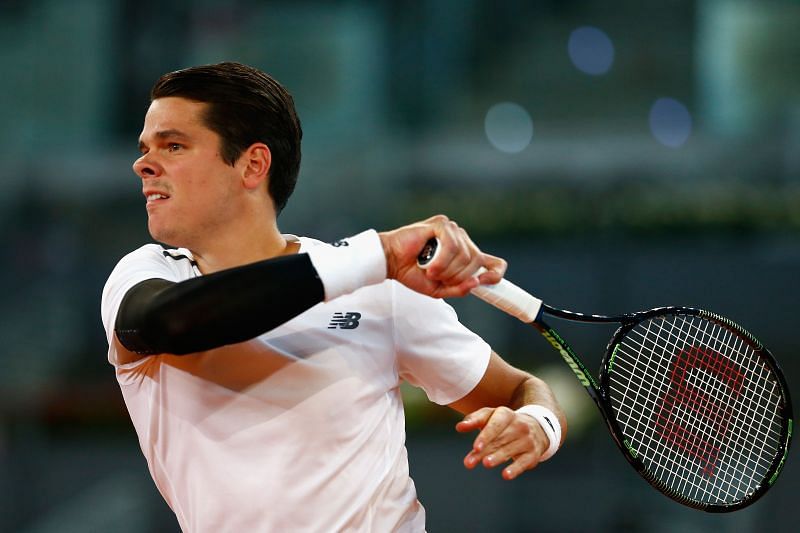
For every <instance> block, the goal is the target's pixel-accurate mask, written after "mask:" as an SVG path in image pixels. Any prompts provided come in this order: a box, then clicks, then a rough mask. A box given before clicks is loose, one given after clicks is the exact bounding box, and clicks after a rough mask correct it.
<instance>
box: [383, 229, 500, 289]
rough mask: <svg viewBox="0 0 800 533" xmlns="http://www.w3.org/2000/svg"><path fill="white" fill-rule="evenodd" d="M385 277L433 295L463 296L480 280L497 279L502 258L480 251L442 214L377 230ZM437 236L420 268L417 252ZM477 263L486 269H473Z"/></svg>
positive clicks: (483, 281) (478, 283) (498, 278)
mask: <svg viewBox="0 0 800 533" xmlns="http://www.w3.org/2000/svg"><path fill="white" fill-rule="evenodd" d="M379 235H380V238H381V243H382V244H383V250H384V253H385V254H386V272H387V277H388V278H390V279H396V280H397V281H399V282H400V283H402V284H403V285H405V286H407V287H408V288H410V289H413V290H415V291H417V292H420V293H422V294H427V295H428V296H432V297H434V298H448V297H453V296H464V295H466V294H467V293H469V291H470V290H472V289H474V288H475V287H477V286H478V285H480V284H495V283H498V282H499V281H500V280H501V279H502V277H503V274H505V271H506V266H507V265H506V262H505V261H504V260H503V259H501V258H499V257H495V256H492V255H489V254H485V253H483V252H481V251H480V250H479V249H478V247H477V246H475V243H473V242H472V240H471V239H470V238H469V235H467V232H466V231H464V229H463V228H460V227H459V226H458V224H456V223H455V222H453V221H452V220H450V219H448V218H447V217H446V216H444V215H436V216H434V217H431V218H429V219H427V220H424V221H422V222H417V223H414V224H410V225H408V226H403V227H402V228H398V229H396V230H392V231H386V232H382V233H379ZM433 237H436V238H437V239H438V240H439V251H438V253H437V256H436V258H435V259H434V260H433V261H432V262H431V263H430V264H429V265H428V267H427V268H426V269H425V270H423V269H421V268H419V266H418V265H417V256H418V255H419V253H420V252H421V251H422V248H423V247H424V246H425V243H426V242H428V240H429V239H431V238H433ZM480 267H484V268H485V269H486V272H483V273H482V274H481V275H480V276H476V275H475V273H476V272H477V271H478V269H479V268H480Z"/></svg>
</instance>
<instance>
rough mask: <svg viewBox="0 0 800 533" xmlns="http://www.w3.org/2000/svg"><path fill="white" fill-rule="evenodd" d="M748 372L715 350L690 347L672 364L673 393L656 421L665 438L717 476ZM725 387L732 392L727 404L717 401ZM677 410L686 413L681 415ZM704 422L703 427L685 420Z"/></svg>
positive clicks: (664, 400) (666, 396) (670, 391)
mask: <svg viewBox="0 0 800 533" xmlns="http://www.w3.org/2000/svg"><path fill="white" fill-rule="evenodd" d="M743 383H744V373H743V372H742V370H741V369H740V368H739V366H738V365H736V363H734V362H733V361H731V360H730V359H729V358H727V357H725V356H724V355H722V354H721V353H719V352H717V351H715V350H713V349H711V348H705V349H703V348H700V347H697V346H692V347H690V348H688V349H685V350H681V351H680V352H679V353H678V356H677V357H675V359H674V360H673V362H672V368H671V369H670V373H669V389H668V390H667V392H666V393H665V394H664V396H663V397H662V398H661V407H660V409H659V411H658V414H657V415H656V418H655V424H656V427H657V428H658V429H659V432H660V435H661V437H662V438H663V439H664V440H665V441H667V442H668V443H670V444H671V445H672V446H674V447H675V448H677V449H679V450H680V451H682V452H683V453H684V454H685V455H687V456H689V457H692V458H693V459H694V460H695V461H697V462H699V463H700V465H701V466H702V471H703V474H705V475H706V476H709V477H712V476H714V469H715V468H716V466H717V460H718V458H719V455H720V443H722V442H725V440H726V437H727V434H728V427H729V426H730V420H731V416H732V414H733V413H732V411H733V408H734V406H735V404H736V401H737V400H738V399H739V396H741V393H742V384H743ZM721 387H725V388H727V389H729V390H730V394H729V395H723V397H724V398H726V399H727V401H726V402H725V404H722V403H720V402H719V401H717V400H716V398H719V396H720V395H719V393H717V392H716V391H719V390H720V388H721ZM679 411H680V412H681V413H683V414H682V415H681V414H679ZM687 413H688V414H689V416H690V417H691V418H690V419H691V420H703V421H704V422H703V424H702V427H698V425H697V424H694V427H692V426H691V425H688V424H686V423H684V422H682V420H686V419H687Z"/></svg>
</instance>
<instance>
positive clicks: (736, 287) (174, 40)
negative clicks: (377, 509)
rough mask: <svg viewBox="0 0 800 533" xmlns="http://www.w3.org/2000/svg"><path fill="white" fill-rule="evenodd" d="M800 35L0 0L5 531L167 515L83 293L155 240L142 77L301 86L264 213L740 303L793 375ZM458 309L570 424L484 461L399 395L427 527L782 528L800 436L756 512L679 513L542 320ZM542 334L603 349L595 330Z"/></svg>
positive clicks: (614, 292)
mask: <svg viewBox="0 0 800 533" xmlns="http://www.w3.org/2000/svg"><path fill="white" fill-rule="evenodd" d="M798 28H800V4H798V3H797V2H796V1H793V0H758V1H756V0H752V1H751V0H661V1H658V2H641V1H634V0H616V1H614V2H603V1H599V0H583V1H580V0H547V1H545V0H542V1H532V0H529V1H522V0H519V1H513V0H502V1H489V0H409V1H405V2H399V1H389V0H373V1H367V0H360V1H359V0H339V1H326V2H323V1H302V0H300V1H286V0H284V1H278V0H275V1H256V0H236V1H227V2H221V1H215V0H204V1H196V2H184V1H178V0H158V1H156V0H73V1H67V0H63V1H60V0H0V65H2V70H3V79H2V81H0V101H2V105H0V123H2V124H3V128H2V129H0V158H2V162H3V164H2V166H1V167H0V236H1V237H2V241H3V242H4V244H5V245H4V246H3V247H2V250H0V267H1V268H2V272H3V275H2V277H1V278H0V294H2V296H0V339H2V348H0V350H2V352H0V531H21V532H37V533H47V532H83V531H115V532H131V533H138V532H143V533H146V532H161V531H165V532H169V531H177V530H178V527H177V522H176V521H175V519H174V517H173V515H172V514H171V512H170V510H169V509H168V508H167V506H166V504H165V503H164V502H163V501H162V500H161V498H160V496H159V495H158V493H157V492H156V489H155V486H154V484H153V482H152V480H151V479H150V477H149V474H148V472H147V468H146V465H145V461H144V458H143V457H142V455H141V453H140V451H139V448H138V443H137V440H136V436H135V433H134V431H133V428H132V426H131V424H130V421H129V419H128V417H127V413H126V411H125V408H124V405H123V404H122V401H121V395H120V393H119V390H118V388H117V385H116V381H115V378H114V373H113V370H112V368H111V366H110V365H108V363H107V362H106V342H105V337H104V333H103V330H102V326H101V323H100V317H99V302H100V292H101V289H102V286H103V283H104V282H105V279H106V277H107V276H108V274H109V273H110V271H111V269H112V268H113V266H114V264H115V263H116V261H117V260H118V259H119V258H120V257H121V256H122V255H124V254H125V253H127V252H128V251H130V250H132V249H134V248H137V247H138V246H140V245H141V244H143V243H145V242H147V241H148V239H149V237H148V235H147V232H146V213H145V210H144V205H143V199H142V198H141V193H140V185H139V183H138V178H136V177H135V175H134V174H133V172H132V171H131V169H130V165H131V163H132V162H133V160H134V159H135V158H136V157H137V137H138V134H139V131H140V128H141V124H142V119H143V116H144V112H145V110H146V108H147V105H148V91H149V89H150V86H151V85H152V83H153V82H154V80H155V79H156V78H157V77H158V76H159V75H160V74H162V73H163V72H166V71H170V70H175V69H178V68H182V67H187V66H191V65H195V64H202V63H211V62H216V61H221V60H237V61H241V62H245V63H249V64H252V65H254V66H257V67H260V68H262V69H264V70H266V71H267V72H270V73H271V74H273V75H274V76H275V77H277V78H278V79H279V80H281V81H282V82H283V83H284V84H285V85H286V86H287V87H288V89H289V90H290V91H291V92H292V93H293V94H294V96H295V100H296V102H297V106H298V110H299V113H300V116H301V119H302V122H303V127H304V130H305V137H304V145H303V152H304V163H303V168H302V171H301V177H300V181H299V185H298V188H297V191H296V193H295V195H294V197H293V198H292V200H291V201H290V202H289V205H288V206H287V208H286V210H285V212H284V214H282V215H281V218H280V223H281V229H282V230H283V231H285V232H291V233H297V234H306V235H311V236H316V237H318V238H321V239H323V240H333V239H335V238H338V237H342V236H345V235H348V234H352V233H356V232H358V231H360V230H362V229H364V228H365V227H375V228H377V229H389V228H391V227H394V226H396V225H400V224H405V223H408V222H411V221H413V220H416V219H419V218H423V217H428V216H430V215H432V214H435V213H439V212H442V213H446V214H447V215H449V216H450V217H452V218H453V219H455V220H457V221H458V222H459V223H460V224H461V225H462V226H464V227H466V228H467V229H468V230H469V231H470V232H471V234H472V235H473V236H474V238H475V239H476V241H477V242H478V243H479V244H480V245H481V246H482V247H483V248H484V249H486V250H488V251H490V252H493V253H495V254H498V255H502V256H504V257H506V258H507V259H508V260H509V265H510V266H509V271H508V277H509V278H511V279H512V280H514V281H516V282H517V283H518V284H520V285H522V286H524V287H526V288H528V289H529V290H531V291H532V292H534V293H536V294H537V295H538V296H540V297H542V298H543V299H545V300H546V301H548V302H550V303H551V304H553V305H556V306H558V307H565V308H572V309H575V310H580V311H588V312H597V313H607V314H611V313H619V312H627V311H633V310H638V309H645V308H649V307H654V306H658V305H665V304H680V305H689V306H697V307H704V308H709V309H712V310H714V311H716V312H717V313H720V314H723V315H727V316H729V317H730V318H732V319H734V320H736V321H738V322H740V323H742V324H745V325H746V327H748V329H750V330H751V331H752V332H753V333H754V334H755V335H756V336H757V337H759V338H760V340H761V341H762V342H763V343H764V344H765V345H767V346H769V347H770V348H771V349H772V351H773V352H774V353H775V355H776V357H777V358H778V360H779V361H780V362H781V364H782V366H783V367H784V369H785V371H786V374H787V379H788V381H789V383H790V387H791V388H792V393H793V395H794V397H795V398H800V389H798V387H799V386H800V361H798V358H797V355H798V348H800V341H799V340H798V334H797V330H798V326H797V320H796V317H795V315H794V314H793V312H794V311H795V310H796V309H797V305H796V301H797V298H798V296H800V281H798V275H799V274H800V66H799V65H800V39H798V38H797V30H798ZM451 303H452V304H453V305H454V307H456V309H457V310H458V312H459V315H460V317H461V319H462V321H463V322H464V323H465V324H467V325H468V326H469V327H471V328H472V329H474V330H475V331H477V332H478V333H480V334H481V335H483V336H484V337H485V338H486V339H487V340H488V341H489V342H490V343H491V344H492V345H493V346H494V347H495V349H496V350H497V351H498V352H500V353H501V354H503V355H504V356H506V357H507V358H508V359H509V360H510V361H512V362H513V363H515V364H517V365H519V366H521V367H523V368H526V369H528V370H531V371H533V372H536V373H538V374H540V375H542V376H543V377H545V378H546V379H548V380H549V382H550V383H551V384H552V386H553V387H554V388H555V389H556V390H557V392H558V395H559V397H560V399H561V401H562V403H563V404H564V407H565V409H566V411H567V414H568V417H569V419H570V436H569V441H568V443H567V444H566V445H565V447H564V448H563V449H562V450H561V452H559V454H558V455H557V456H556V457H554V458H553V459H552V460H550V461H549V462H547V463H546V464H544V465H541V467H540V468H538V469H537V470H536V471H534V472H530V473H528V474H527V475H526V476H524V477H523V478H521V479H519V480H516V481H514V482H511V483H508V482H503V481H502V480H501V479H500V473H499V472H498V471H483V470H480V471H474V472H468V471H465V470H464V469H463V467H462V465H461V460H462V457H463V456H464V454H465V453H466V452H467V450H468V448H469V446H470V445H471V438H470V437H465V436H459V435H457V434H455V432H454V430H453V427H452V426H453V424H454V423H455V421H456V418H455V417H454V416H453V415H452V414H451V413H450V412H449V411H447V410H446V409H443V408H439V407H435V406H431V405H430V404H429V403H428V402H427V400H425V398H424V394H422V393H420V392H418V391H416V390H413V389H408V390H406V393H407V394H406V399H407V405H408V449H409V454H410V461H411V471H412V476H413V477H414V478H415V480H416V484H417V489H418V492H419V496H420V499H421V500H422V502H423V504H424V505H425V506H426V508H427V510H428V530H429V531H431V532H440V531H497V532H517V531H519V532H522V531H656V532H662V531H663V532H666V531H714V532H719V533H722V532H745V531H766V530H771V531H779V530H788V529H792V526H791V525H790V524H791V523H792V522H793V521H794V519H793V514H794V513H793V512H792V511H794V510H796V509H795V507H796V505H797V501H798V500H797V493H798V492H797V491H798V489H799V488H800V463H798V458H797V457H796V455H797V453H796V450H795V451H793V452H792V453H791V454H790V458H789V460H788V463H787V466H786V468H785V470H784V473H783V475H782V477H781V479H779V481H778V483H777V484H776V485H775V487H774V488H773V489H772V490H771V491H770V492H769V493H768V494H767V495H766V496H765V497H764V498H763V499H762V500H760V501H758V502H757V503H756V504H755V505H753V506H752V507H750V508H748V509H746V510H744V511H741V512H739V513H736V514H732V515H709V514H705V513H701V512H697V511H693V510H688V509H685V508H683V507H681V506H679V505H677V504H674V503H672V502H671V501H670V500H668V499H667V498H665V497H664V496H661V495H660V494H658V493H657V492H655V491H653V490H652V489H650V488H649V486H648V485H647V484H646V482H644V481H643V480H641V479H640V478H639V477H638V476H637V475H636V474H635V473H634V472H633V471H632V470H631V469H630V468H629V467H628V466H627V463H626V462H625V460H624V458H623V457H622V456H621V455H620V453H619V452H618V451H616V448H615V447H614V445H613V444H612V442H611V440H610V438H609V437H608V435H607V434H606V430H605V429H604V427H603V426H602V423H601V419H600V417H599V416H598V415H597V413H596V412H595V411H594V407H593V405H592V404H591V403H590V401H589V400H588V397H585V396H586V395H585V393H584V392H583V391H582V388H581V387H580V386H579V384H578V383H577V381H576V380H575V379H574V377H572V375H571V374H569V373H568V371H566V372H565V370H564V369H565V368H566V367H565V366H564V365H563V363H561V362H560V360H559V358H558V356H557V354H555V353H553V352H552V350H550V348H549V347H548V346H547V345H546V344H545V342H544V341H543V340H542V339H541V338H539V336H538V335H537V334H535V333H534V332H533V331H531V330H530V329H529V328H526V327H525V326H523V325H522V324H519V323H517V322H516V321H515V320H513V319H511V318H509V317H507V316H506V315H504V314H502V313H500V312H498V311H496V310H494V309H492V308H489V307H488V306H486V305H484V304H482V303H480V302H477V301H475V300H474V299H466V300H459V301H453V302H451ZM555 325H556V327H558V326H559V324H555ZM559 329H560V330H563V331H562V334H563V335H564V336H565V337H566V338H568V339H570V340H571V342H572V344H573V345H574V347H575V348H576V349H577V351H578V353H581V354H583V356H584V358H585V360H586V362H587V363H588V364H589V365H590V367H591V368H596V367H597V366H598V365H599V362H600V359H601V357H602V354H603V349H604V346H605V343H606V340H607V338H608V335H609V333H610V332H609V331H608V330H604V329H603V328H602V327H585V326H578V327H577V329H576V328H572V327H571V326H569V325H561V327H560V328H559ZM265 452H268V450H265Z"/></svg>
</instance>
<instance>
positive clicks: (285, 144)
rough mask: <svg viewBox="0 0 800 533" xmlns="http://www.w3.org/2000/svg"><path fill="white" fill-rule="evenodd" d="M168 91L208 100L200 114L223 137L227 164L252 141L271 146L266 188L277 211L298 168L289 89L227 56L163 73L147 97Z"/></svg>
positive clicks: (296, 124)
mask: <svg viewBox="0 0 800 533" xmlns="http://www.w3.org/2000/svg"><path fill="white" fill-rule="evenodd" d="M167 96H177V97H181V98H186V99H188V100H193V101H196V102H204V103H207V104H209V105H208V109H207V111H206V114H205V116H204V117H203V120H204V122H205V125H206V126H207V127H208V128H209V129H211V130H212V131H214V132H215V133H217V134H218V135H219V136H220V138H221V139H222V140H221V146H220V152H221V155H222V159H223V160H224V161H225V162H226V163H228V164H229V165H233V164H234V163H235V162H236V160H238V159H239V157H240V156H241V155H242V153H243V152H244V151H245V150H246V149H247V148H248V147H249V146H251V145H252V144H253V143H255V142H262V143H264V144H266V145H267V146H268V147H269V149H270V152H271V153H272V165H271V167H270V171H269V194H270V196H271V197H272V201H273V203H274V204H275V211H276V213H280V212H281V210H282V209H283V208H284V206H285V205H286V202H287V201H288V200H289V197H290V196H291V195H292V191H294V187H295V184H296V183H297V174H298V173H299V171H300V141H301V139H302V138H303V130H302V128H301V127H300V119H299V118H298V117H297V112H296V111H295V108H294V100H293V99H292V95H290V94H289V92H288V91H287V90H286V89H285V88H284V87H283V86H282V85H281V84H280V83H278V82H277V81H276V80H275V79H274V78H272V77H271V76H269V75H268V74H266V73H264V72H262V71H260V70H258V69H256V68H253V67H249V66H247V65H242V64H241V63H232V62H226V63H218V64H216V65H204V66H198V67H191V68H187V69H183V70H177V71H175V72H169V73H167V74H164V75H163V76H161V78H159V79H158V81H156V83H155V85H153V88H152V90H151V91H150V100H151V101H152V100H155V99H157V98H164V97H167Z"/></svg>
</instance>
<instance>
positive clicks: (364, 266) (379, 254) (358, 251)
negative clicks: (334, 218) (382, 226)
mask: <svg viewBox="0 0 800 533" xmlns="http://www.w3.org/2000/svg"><path fill="white" fill-rule="evenodd" d="M308 255H309V257H310V258H311V263H312V264H313V265H314V268H315V269H316V271H317V274H318V275H319V279H320V280H322V286H323V287H324V288H325V301H326V302H327V301H330V300H333V299H334V298H336V297H337V296H342V295H343V294H348V293H351V292H353V291H354V290H356V289H359V288H361V287H364V286H366V285H374V284H376V283H381V282H382V281H384V280H385V279H386V254H384V252H383V245H382V244H381V238H380V237H379V236H378V233H377V232H376V231H375V230H367V231H364V232H361V233H359V234H358V235H355V236H353V237H348V238H347V239H341V240H339V241H336V242H335V243H334V244H333V245H327V244H326V245H319V246H311V247H309V249H308Z"/></svg>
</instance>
